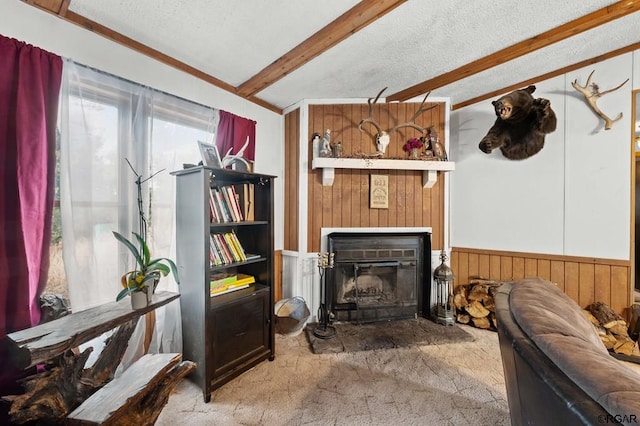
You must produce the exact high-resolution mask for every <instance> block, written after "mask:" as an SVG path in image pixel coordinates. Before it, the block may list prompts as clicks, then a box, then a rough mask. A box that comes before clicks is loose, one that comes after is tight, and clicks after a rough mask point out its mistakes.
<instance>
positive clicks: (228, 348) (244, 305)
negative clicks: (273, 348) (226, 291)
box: [211, 292, 269, 376]
mask: <svg viewBox="0 0 640 426" xmlns="http://www.w3.org/2000/svg"><path fill="white" fill-rule="evenodd" d="M268 309H269V300H268V293H267V292H257V293H255V294H254V295H253V296H251V297H250V298H248V299H246V300H241V301H235V302H233V303H230V304H227V305H224V306H222V307H219V308H216V309H214V310H213V311H212V312H211V320H212V322H213V324H214V332H213V335H214V339H213V349H212V353H213V359H214V375H215V376H219V375H222V374H225V373H226V372H228V371H230V370H232V369H233V368H234V367H235V366H237V365H238V364H241V363H243V362H245V361H247V360H250V359H251V358H254V357H256V356H260V355H261V354H263V353H265V352H266V351H268V348H269V335H268V333H267V328H266V327H265V325H267V324H268V323H269V315H268Z"/></svg>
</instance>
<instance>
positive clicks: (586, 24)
mask: <svg viewBox="0 0 640 426" xmlns="http://www.w3.org/2000/svg"><path fill="white" fill-rule="evenodd" d="M639 10H640V0H624V1H619V2H617V3H614V4H612V5H610V6H607V7H604V8H602V9H600V10H597V11H595V12H592V13H590V14H588V15H585V16H582V17H580V18H578V19H574V20H573V21H571V22H568V23H566V24H563V25H560V26H559V27H556V28H553V29H551V30H549V31H546V32H544V33H542V34H539V35H537V36H535V37H531V38H529V39H527V40H524V41H521V42H520V43H517V44H514V45H513V46H509V47H507V48H505V49H502V50H499V51H497V52H495V53H493V54H491V55H489V56H485V57H484V58H480V59H478V60H476V61H473V62H470V63H468V64H466V65H463V66H461V67H459V68H456V69H454V70H452V71H449V72H446V73H444V74H441V75H439V76H437V77H434V78H432V79H429V80H426V81H423V82H422V83H418V84H416V85H414V86H411V87H409V88H407V89H404V90H401V91H399V92H397V93H393V94H391V95H389V96H387V97H386V101H387V102H392V101H401V102H402V101H406V100H407V99H410V98H413V97H416V96H419V95H422V94H424V93H427V92H428V91H430V90H434V89H437V88H439V87H443V86H446V85H447V84H451V83H454V82H456V81H458V80H461V79H463V78H467V77H469V76H471V75H474V74H477V73H480V72H482V71H486V70H488V69H490V68H493V67H495V66H497V65H500V64H503V63H505V62H508V61H511V60H513V59H516V58H519V57H521V56H524V55H526V54H528V53H531V52H534V51H536V50H539V49H542V48H543V47H547V46H550V45H552V44H554V43H557V42H559V41H562V40H564V39H567V38H569V37H573V36H575V35H577V34H580V33H582V32H584V31H588V30H591V29H593V28H595V27H597V26H599V25H603V24H606V23H608V22H611V21H613V20H615V19H618V18H621V17H623V16H626V15H629V14H631V13H634V12H637V11H639Z"/></svg>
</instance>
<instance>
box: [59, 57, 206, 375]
mask: <svg viewBox="0 0 640 426" xmlns="http://www.w3.org/2000/svg"><path fill="white" fill-rule="evenodd" d="M217 117H218V111H217V110H215V109H213V108H209V107H205V106H202V105H198V104H195V103H192V102H189V101H186V100H184V99H180V98H177V97H175V96H171V95H168V94H165V93H162V92H159V91H156V90H154V89H151V88H148V87H144V86H141V85H138V84H135V83H132V82H129V81H125V80H123V79H120V78H118V77H114V76H111V75H108V74H105V73H102V72H99V71H96V70H93V69H90V68H87V67H84V66H82V65H78V64H75V63H74V62H72V61H70V60H66V61H65V64H64V72H63V85H62V93H61V106H60V132H61V135H60V136H61V138H60V139H61V147H60V152H61V158H60V207H61V218H62V239H63V243H62V245H63V256H64V264H65V271H66V276H67V283H68V290H69V299H70V303H71V307H72V309H73V310H74V311H81V310H83V309H86V308H88V307H91V306H95V305H98V304H101V303H105V302H110V301H113V300H115V297H116V295H117V294H118V292H119V291H120V289H121V285H120V276H121V275H122V274H123V273H124V272H126V271H129V270H131V269H133V266H134V261H133V258H132V257H131V256H130V255H129V253H128V251H127V250H126V248H125V247H124V246H123V245H122V244H120V243H118V242H117V241H116V239H115V238H114V237H113V235H112V231H118V232H120V233H121V234H123V235H125V236H130V235H131V232H132V231H136V232H137V231H138V229H137V226H138V210H137V204H136V186H135V183H134V180H135V176H134V174H133V171H132V170H131V169H130V167H129V165H128V164H127V162H126V160H129V162H130V163H131V164H132V166H133V167H134V168H135V170H136V171H137V172H138V173H139V174H141V175H142V176H143V179H144V178H146V177H149V176H151V175H152V174H154V173H156V172H158V171H160V170H163V169H164V170H163V171H161V172H160V173H158V174H157V175H156V176H154V177H153V178H152V179H150V180H149V181H147V182H146V183H145V184H143V188H142V189H143V193H144V194H143V198H144V208H145V214H146V216H147V220H148V238H149V244H150V250H151V253H152V256H153V257H169V258H171V259H175V258H176V256H175V193H174V189H175V178H174V177H173V176H172V175H170V172H171V171H174V170H178V169H181V168H182V167H183V163H197V162H198V161H200V153H199V150H198V144H197V141H198V140H202V141H208V142H211V141H213V140H214V133H215V129H216V127H217ZM158 288H159V289H160V290H169V291H179V286H177V285H176V282H175V280H174V277H173V276H172V275H169V276H168V277H165V278H162V279H161V280H160V284H159V286H158ZM156 314H157V315H156V329H155V333H154V336H153V339H152V342H151V347H150V349H149V350H150V352H180V351H181V349H182V348H181V346H182V332H181V325H180V306H179V303H175V302H174V303H170V304H168V305H167V306H166V307H165V308H162V309H159V310H156ZM142 323H143V321H141V324H139V325H138V328H142V327H141V325H142ZM136 334H137V338H138V339H140V338H141V336H140V334H141V333H140V332H139V331H137V332H136ZM130 346H135V345H130ZM132 350H133V349H132ZM138 352H139V348H138ZM131 357H133V358H135V354H129V358H131ZM125 358H127V355H125ZM125 362H126V360H125Z"/></svg>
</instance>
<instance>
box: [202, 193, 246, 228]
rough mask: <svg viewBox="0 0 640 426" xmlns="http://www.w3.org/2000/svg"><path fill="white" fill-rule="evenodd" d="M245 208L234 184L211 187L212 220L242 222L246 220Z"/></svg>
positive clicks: (210, 210) (216, 221) (217, 221)
mask: <svg viewBox="0 0 640 426" xmlns="http://www.w3.org/2000/svg"><path fill="white" fill-rule="evenodd" d="M243 210H244V209H243V208H241V207H240V201H239V197H238V194H237V193H236V188H235V186H233V185H228V186H220V187H217V188H209V213H210V216H211V222H213V223H226V222H241V221H243V220H244V214H243Z"/></svg>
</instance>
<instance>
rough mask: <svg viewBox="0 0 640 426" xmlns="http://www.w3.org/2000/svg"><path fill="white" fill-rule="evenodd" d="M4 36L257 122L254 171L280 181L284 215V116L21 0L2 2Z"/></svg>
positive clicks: (278, 198)
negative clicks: (275, 177) (273, 176)
mask: <svg viewBox="0 0 640 426" xmlns="http://www.w3.org/2000/svg"><path fill="white" fill-rule="evenodd" d="M0 34H2V35H3V36H5V37H12V38H15V39H17V40H20V41H24V42H26V43H29V44H32V45H34V46H37V47H40V48H42V49H45V50H48V51H50V52H52V53H55V54H58V55H60V56H62V57H66V58H70V59H72V60H73V61H75V62H78V63H81V64H84V65H88V66H91V67H93V68H96V69H99V70H102V71H106V72H108V73H111V74H114V75H117V76H120V77H122V78H125V79H128V80H132V81H135V82H137V83H140V84H144V85H147V86H149V87H153V88H154V89H158V90H161V91H164V92H167V93H171V94H174V95H176V96H179V97H182V98H185V99H189V100H192V101H194V102H198V103H200V104H203V105H208V106H211V107H213V108H218V109H222V110H225V111H229V112H232V113H234V114H236V115H239V116H242V117H246V118H250V119H252V120H255V121H256V122H257V126H256V162H255V171H256V172H259V173H265V174H270V175H275V176H277V177H278V179H276V180H275V211H276V212H282V211H283V209H284V195H283V188H284V183H283V179H282V177H283V176H284V172H283V171H284V144H283V140H284V130H283V129H284V124H283V123H284V118H283V116H281V115H279V114H276V113H274V112H272V111H270V110H268V109H265V108H262V107H260V106H258V105H256V104H254V103H252V102H248V101H246V100H244V99H242V98H240V97H238V96H236V95H233V94H231V93H229V92H227V91H224V90H222V89H219V88H217V87H215V86H213V85H211V84H209V83H206V82H204V81H202V80H199V79H197V78H195V77H193V76H191V75H188V74H185V73H183V72H181V71H178V70H176V69H174V68H172V67H169V66H167V65H164V64H162V63H160V62H158V61H156V60H154V59H151V58H149V57H147V56H144V55H141V54H139V53H137V52H135V51H133V50H131V49H128V48H126V47H124V46H121V45H119V44H117V43H114V42H111V41H109V40H107V39H105V38H103V37H101V36H99V35H96V34H94V33H91V32H90V31H87V30H85V29H83V28H81V27H79V26H76V25H74V24H70V23H67V22H65V21H63V20H62V19H59V18H57V17H55V16H53V15H50V14H48V13H46V12H43V11H40V10H38V9H36V8H35V7H33V6H29V5H27V4H25V3H23V2H21V1H18V0H4V1H2V12H0ZM198 160H199V159H198ZM275 216H276V217H275V248H276V249H277V250H278V249H281V248H282V247H283V239H284V232H283V229H284V216H283V215H281V214H276V215H275Z"/></svg>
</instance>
